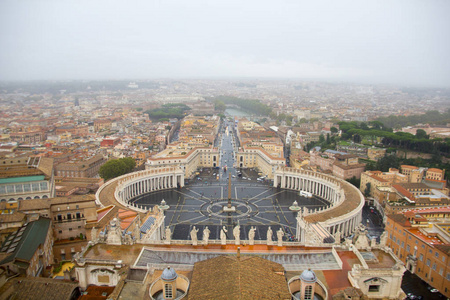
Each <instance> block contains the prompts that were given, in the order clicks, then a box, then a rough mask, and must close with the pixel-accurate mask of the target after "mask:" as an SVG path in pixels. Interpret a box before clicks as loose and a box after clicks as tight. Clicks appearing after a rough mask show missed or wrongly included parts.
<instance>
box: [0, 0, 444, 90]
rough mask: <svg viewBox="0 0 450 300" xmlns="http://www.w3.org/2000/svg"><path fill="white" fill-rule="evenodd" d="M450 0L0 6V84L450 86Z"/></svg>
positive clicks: (31, 2)
mask: <svg viewBox="0 0 450 300" xmlns="http://www.w3.org/2000/svg"><path fill="white" fill-rule="evenodd" d="M449 13H450V1H448V0H404V1H400V0H373V1H365V0H353V1H346V0H333V1H331V0H330V1H320V0H308V1H304V0H284V1H283V0H272V1H265V0H255V1H253V0H236V1H235V0H226V1H219V0H203V1H200V0H159V1H152V0H145V1H132V0H120V1H119V0H117V1H116V0H105V1H103V0H76V1H68V0H55V1H46V0H0V80H16V79H19V80H28V79H127V78H130V79H132V78H133V79H146V78H149V79H152V78H169V77H174V78H187V77H194V78H209V77H211V78H217V77H241V78H242V77H263V78H300V79H325V80H341V81H365V82H373V83H393V84H408V85H425V86H429V85H431V86H445V87H450V61H449V58H450V17H449Z"/></svg>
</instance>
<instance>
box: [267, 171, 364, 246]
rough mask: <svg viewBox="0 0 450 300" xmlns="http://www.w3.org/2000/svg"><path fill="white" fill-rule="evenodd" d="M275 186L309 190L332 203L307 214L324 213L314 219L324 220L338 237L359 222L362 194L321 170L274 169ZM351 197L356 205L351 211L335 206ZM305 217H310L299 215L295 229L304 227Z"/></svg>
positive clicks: (346, 233)
mask: <svg viewBox="0 0 450 300" xmlns="http://www.w3.org/2000/svg"><path fill="white" fill-rule="evenodd" d="M274 186H275V187H281V188H284V189H291V190H299V191H305V192H309V193H311V194H314V195H316V196H318V197H320V198H322V199H325V200H327V201H329V202H330V203H331V206H330V208H327V209H325V210H318V211H314V212H311V213H309V214H310V215H313V214H319V215H320V214H322V213H324V214H325V215H324V218H315V219H323V220H321V221H319V223H320V225H321V227H323V228H324V229H326V230H327V231H328V233H329V234H330V235H333V236H337V233H339V236H340V237H343V236H348V235H350V234H352V233H353V232H354V231H355V229H356V228H357V227H358V226H359V225H360V224H361V220H362V207H363V206H364V197H363V195H362V194H361V192H360V191H359V190H358V189H357V188H356V187H354V186H352V185H351V184H350V183H348V182H345V181H343V180H340V179H338V178H335V177H333V176H330V175H326V174H322V173H317V172H312V171H305V170H299V169H293V168H279V169H278V170H276V171H275V176H274ZM344 186H346V188H345V190H346V192H344V188H343V187H344ZM346 193H347V194H346ZM350 198H351V199H352V201H353V204H354V203H355V201H357V202H356V205H354V207H355V209H353V210H350V211H349V210H347V209H337V208H338V207H340V206H341V205H342V206H344V207H346V202H345V201H346V199H350ZM325 216H326V218H325ZM304 217H305V218H306V220H308V219H309V218H308V217H307V216H306V215H303V216H301V218H302V222H301V224H298V226H297V228H298V229H297V230H301V229H300V228H299V226H300V227H304V226H306V225H305V221H306V220H305V218H304ZM302 224H303V225H302ZM297 235H298V236H299V235H300V233H299V232H298V233H297ZM299 240H300V239H299Z"/></svg>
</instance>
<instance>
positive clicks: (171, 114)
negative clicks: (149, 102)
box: [145, 103, 191, 121]
mask: <svg viewBox="0 0 450 300" xmlns="http://www.w3.org/2000/svg"><path fill="white" fill-rule="evenodd" d="M190 109H191V108H190V107H189V106H187V105H186V104H183V103H168V104H164V105H162V106H161V107H160V108H155V109H151V110H147V111H145V113H146V114H148V116H149V117H150V119H152V120H157V121H160V120H162V119H170V118H177V119H181V118H183V117H184V116H185V115H186V112H187V111H188V110H190Z"/></svg>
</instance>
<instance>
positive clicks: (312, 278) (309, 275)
mask: <svg viewBox="0 0 450 300" xmlns="http://www.w3.org/2000/svg"><path fill="white" fill-rule="evenodd" d="M300 279H301V280H302V281H305V282H308V283H314V282H316V281H317V277H316V274H315V273H314V272H313V271H312V270H311V269H308V270H305V271H303V273H302V275H300Z"/></svg>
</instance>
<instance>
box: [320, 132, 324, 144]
mask: <svg viewBox="0 0 450 300" xmlns="http://www.w3.org/2000/svg"><path fill="white" fill-rule="evenodd" d="M323 142H325V137H324V136H323V134H321V135H320V136H319V143H321V144H322V143H323Z"/></svg>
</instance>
